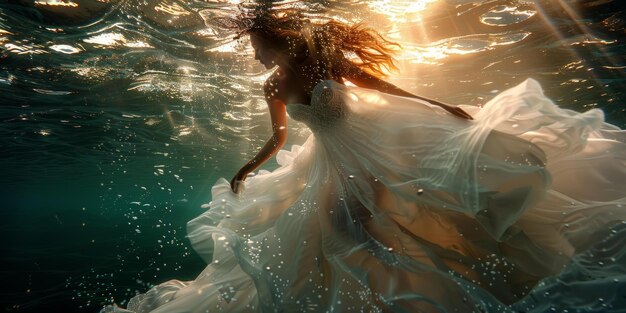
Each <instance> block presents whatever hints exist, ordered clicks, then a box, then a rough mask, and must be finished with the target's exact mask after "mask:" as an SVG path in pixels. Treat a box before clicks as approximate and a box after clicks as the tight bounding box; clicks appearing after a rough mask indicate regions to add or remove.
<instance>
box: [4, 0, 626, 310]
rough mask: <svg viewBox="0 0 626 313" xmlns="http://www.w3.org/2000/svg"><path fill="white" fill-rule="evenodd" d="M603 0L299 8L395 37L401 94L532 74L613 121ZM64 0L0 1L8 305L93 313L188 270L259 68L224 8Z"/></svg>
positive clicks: (612, 26)
mask: <svg viewBox="0 0 626 313" xmlns="http://www.w3.org/2000/svg"><path fill="white" fill-rule="evenodd" d="M59 2H60V1H59ZM618 2H619V1H617V0H615V1H583V0H577V1H574V0H570V1H517V2H512V1H499V0H497V1H469V0H447V1H444V0H440V1H415V2H406V1H405V2H402V1H358V0H354V1H339V0H337V1H307V2H306V3H303V4H302V6H303V9H307V10H310V11H311V12H316V14H321V15H326V16H333V17H336V18H342V19H347V20H364V21H367V22H368V23H370V24H371V25H372V26H374V27H376V28H377V29H380V30H381V31H383V32H384V33H386V34H388V36H390V38H391V39H394V40H397V41H399V42H400V43H402V44H403V46H404V50H403V53H402V54H401V55H400V57H399V59H400V60H399V65H400V68H401V71H400V72H399V73H395V74H393V75H392V76H391V78H390V79H391V80H392V81H393V82H394V83H396V84H398V85H399V86H401V87H403V88H406V89H407V90H410V91H412V92H415V93H418V94H421V95H424V96H428V97H431V98H437V99H440V100H444V101H447V102H450V103H454V104H472V105H480V104H481V103H484V102H486V101H487V100H488V99H489V98H490V97H492V96H493V95H494V94H496V93H498V92H499V91H501V90H503V89H505V88H507V87H509V86H512V85H515V84H517V83H519V82H521V81H522V80H524V79H525V78H527V77H533V78H535V79H537V80H538V81H540V82H541V83H542V85H543V87H544V88H545V91H546V94H548V95H549V96H550V97H551V98H552V99H554V100H555V101H556V102H557V103H558V104H559V105H561V106H563V107H567V108H571V109H574V110H578V111H584V110H586V109H588V108H593V107H599V108H602V109H603V110H604V112H605V114H606V116H607V120H608V121H609V122H611V123H613V124H616V125H618V126H621V127H624V126H626V115H625V114H624V110H625V109H624V108H625V107H624V105H623V103H624V102H625V100H626V96H625V94H624V91H625V90H626V89H625V88H624V87H626V82H625V75H624V69H626V58H625V56H626V47H625V33H624V30H623V28H624V25H625V24H626V15H625V13H624V12H623V11H622V9H621V6H620V5H619V4H618ZM62 3H65V5H58V2H55V1H51V0H44V1H38V2H36V3H34V2H33V1H26V0H23V1H22V0H18V1H2V2H0V95H1V96H0V101H1V102H0V103H1V104H2V105H1V106H0V120H1V121H2V123H1V124H0V138H1V140H0V151H1V153H0V166H1V168H0V170H1V171H2V176H0V182H1V186H2V188H0V196H1V199H2V202H0V203H1V204H2V206H1V207H0V232H1V235H2V238H3V240H2V242H3V243H2V254H1V255H0V260H1V266H0V279H1V280H2V281H3V282H4V284H2V285H3V287H2V291H1V292H0V296H1V299H2V301H1V302H2V307H3V308H4V309H5V310H7V311H15V312H96V311H98V310H99V309H100V308H101V307H102V305H104V304H109V303H112V302H115V303H119V304H122V305H123V304H124V303H125V302H124V301H125V300H127V299H129V298H130V297H131V296H133V295H134V294H135V293H136V292H144V291H146V290H147V289H148V288H149V287H150V286H151V285H152V284H157V283H159V282H162V281H165V280H169V279H173V278H177V279H181V280H185V279H193V278H194V277H195V275H197V273H199V272H200V271H201V269H202V268H203V267H204V262H203V261H202V260H201V259H200V258H199V257H198V256H197V255H196V254H195V252H193V250H192V249H191V247H190V246H189V243H188V242H187V240H186V238H185V234H186V232H185V225H186V222H187V221H188V220H190V219H191V218H193V217H195V216H197V215H199V214H200V213H201V212H202V211H203V209H202V207H201V206H202V204H204V203H207V202H208V201H210V200H211V199H210V188H211V186H212V184H213V183H214V182H215V181H216V180H217V178H219V177H227V178H230V177H231V176H232V175H233V173H235V172H236V170H237V169H238V168H239V166H241V165H242V164H243V163H244V162H245V161H247V160H248V159H249V158H250V157H252V156H253V155H254V154H255V153H256V150H257V149H258V148H259V147H260V146H262V145H263V143H264V142H265V140H266V138H267V137H268V136H269V134H270V127H269V123H268V121H269V117H268V116H267V114H266V112H265V111H266V109H265V105H264V103H263V99H262V96H261V95H262V93H261V92H260V90H261V85H262V82H263V78H264V77H265V76H266V75H267V73H266V72H264V71H263V69H262V66H261V65H259V64H256V63H255V62H254V60H253V56H252V55H251V51H250V47H249V45H248V44H247V42H246V41H245V40H244V41H240V42H236V43H233V42H231V41H229V40H227V39H225V38H223V37H222V36H220V35H218V34H215V33H214V32H213V29H212V27H211V19H212V17H214V16H217V15H221V14H227V13H228V12H229V10H231V9H233V7H234V6H233V4H232V3H228V2H227V1H174V0H156V1H155V0H147V1H135V0H109V1H98V2H96V1H87V0H85V1H66V2H62ZM407 3H408V4H407ZM411 3H412V4H413V5H414V6H411V5H409V4H411ZM53 4H57V5H53ZM74 5H75V6H74ZM290 128H291V129H290V137H289V143H288V144H293V143H301V142H302V141H303V140H304V138H306V136H307V135H308V131H307V130H306V129H305V128H304V127H303V126H302V125H300V124H297V123H295V122H291V123H290ZM274 166H275V163H273V162H270V164H268V165H267V166H266V168H268V169H271V168H272V167H274ZM573 301H574V299H573Z"/></svg>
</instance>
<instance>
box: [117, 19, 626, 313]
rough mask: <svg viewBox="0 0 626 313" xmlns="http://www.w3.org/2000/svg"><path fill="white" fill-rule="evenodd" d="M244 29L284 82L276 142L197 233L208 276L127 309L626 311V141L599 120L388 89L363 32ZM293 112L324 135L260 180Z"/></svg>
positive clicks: (526, 105) (381, 48)
mask: <svg viewBox="0 0 626 313" xmlns="http://www.w3.org/2000/svg"><path fill="white" fill-rule="evenodd" d="M231 22H232V23H231V24H230V25H231V26H233V27H234V28H235V29H237V30H238V31H240V34H241V35H243V34H247V35H250V40H251V43H252V45H253V47H254V49H255V57H256V59H258V60H259V61H260V62H261V63H262V64H264V65H265V66H266V67H267V68H268V69H270V68H274V67H277V69H276V71H275V72H274V74H273V75H272V76H270V78H269V79H268V80H267V82H266V84H265V96H266V99H267V103H268V107H269V111H270V116H271V120H272V127H273V136H272V138H271V139H270V140H269V141H268V142H267V144H266V145H265V146H264V147H263V148H262V149H261V151H260V152H259V153H258V154H257V155H256V156H255V157H254V158H253V159H252V160H251V161H250V162H248V163H247V164H246V165H244V166H243V167H242V168H241V170H239V172H238V173H237V174H236V175H235V177H234V178H233V179H232V180H231V182H230V184H229V183H228V182H227V181H226V180H224V179H220V180H219V181H218V182H217V184H216V185H215V186H214V187H213V201H212V203H211V204H210V205H209V210H207V212H206V213H204V214H202V215H201V216H199V217H198V218H196V219H194V220H192V221H191V222H189V224H188V234H189V238H190V240H191V242H192V245H193V246H194V248H195V249H196V251H197V252H198V253H199V254H200V255H201V256H203V257H204V258H205V259H206V260H207V261H208V262H209V263H210V264H209V265H208V266H207V268H206V269H205V270H204V271H203V272H202V273H201V274H200V275H199V276H198V278H197V279H196V280H194V281H191V282H180V281H169V282H166V283H163V284H161V285H159V286H156V287H154V288H153V289H151V290H150V291H148V292H147V293H146V294H142V295H138V296H136V297H135V298H133V299H132V300H131V301H130V302H129V305H128V309H129V310H130V311H132V312H207V311H208V312H212V311H220V312H222V311H223V312H248V311H262V312H274V311H281V312H301V311H314V312H318V311H319V312H325V311H333V312H350V311H357V312H475V311H481V312H496V311H515V312H519V311H524V312H533V311H535V312H544V311H546V310H548V309H549V306H548V307H546V305H552V304H555V305H557V307H558V304H559V303H569V302H568V301H570V300H571V299H572V298H573V297H575V298H576V299H577V300H576V301H578V303H581V301H582V303H584V302H585V301H587V300H589V299H592V300H593V301H597V295H596V294H595V293H594V292H596V291H597V290H606V292H605V295H604V296H603V297H604V298H605V299H608V300H609V301H610V305H609V306H608V307H605V308H603V310H604V311H611V309H612V308H614V309H616V310H619V307H620V305H623V301H624V299H623V298H620V297H619V295H618V293H617V292H616V291H614V290H618V289H619V288H615V287H616V286H618V285H619V286H622V285H621V284H622V282H621V281H620V280H619V279H618V278H619V277H620V276H623V275H624V274H625V273H626V269H625V268H624V266H625V264H626V260H624V256H623V255H624V253H623V250H624V248H623V247H624V244H623V243H624V238H625V236H624V235H623V234H624V233H625V232H624V231H623V229H624V224H623V221H624V219H625V217H626V212H625V211H624V208H623V205H624V204H626V188H624V187H626V186H624V185H625V182H626V166H625V165H626V164H625V161H624V160H626V145H625V144H624V140H625V139H626V134H625V132H624V131H622V130H619V129H618V128H616V127H614V126H612V125H609V124H606V123H604V122H603V115H602V112H601V111H600V110H591V111H589V112H586V113H576V112H573V111H569V110H563V109H559V108H558V107H556V106H555V105H554V104H553V103H552V102H551V101H550V100H549V99H547V98H545V97H544V96H543V94H542V91H541V87H540V86H539V85H538V84H537V82H535V81H533V80H527V81H525V82H524V83H522V84H520V85H519V86H517V87H515V88H512V89H510V90H507V91H505V92H503V93H502V94H500V95H498V96H496V97H495V98H494V99H493V100H491V101H490V102H489V103H487V104H486V105H485V106H484V107H483V108H482V109H479V108H473V107H464V110H463V109H459V108H455V107H451V106H448V105H445V104H442V103H438V102H435V101H432V100H428V99H424V98H421V97H417V96H414V95H412V94H410V93H408V92H406V91H403V90H401V89H399V88H397V87H395V86H393V85H391V84H389V83H386V82H384V81H383V80H381V79H380V77H382V74H383V72H384V70H385V69H390V68H393V62H392V58H391V53H392V51H393V49H394V47H395V44H393V43H391V42H388V41H386V40H385V39H383V38H382V37H380V35H378V34H377V33H376V32H374V31H373V30H370V29H367V28H364V27H362V26H360V25H355V26H349V25H346V24H344V23H340V22H337V21H328V22H320V23H317V22H312V21H309V20H307V19H306V18H304V17H303V16H301V15H300V14H298V13H297V12H293V11H268V12H266V13H264V14H262V15H260V16H258V15H251V16H245V15H244V16H241V17H240V18H239V19H236V20H231ZM346 55H347V56H351V57H346ZM345 80H348V81H350V82H352V83H353V84H354V85H356V86H357V87H347V86H345V85H344V81H345ZM466 111H467V112H469V113H471V114H472V116H473V118H472V117H471V116H470V115H469V114H468V113H466ZM287 112H288V113H289V115H290V116H291V117H292V118H293V119H296V120H299V121H301V122H303V123H305V124H307V125H308V126H309V128H310V129H311V130H312V132H313V134H312V135H311V136H310V137H309V139H308V140H307V141H306V142H305V143H304V144H303V145H302V146H294V147H293V148H292V149H291V151H284V150H283V151H280V152H278V155H277V161H278V163H279V165H280V167H279V168H278V169H276V170H275V171H273V172H267V171H261V172H259V173H258V174H257V175H254V176H252V177H250V178H248V179H247V180H246V177H248V174H249V173H251V172H253V171H254V170H255V169H256V168H258V166H260V165H261V164H262V163H263V162H265V161H266V160H268V159H269V158H270V157H271V156H272V155H273V154H274V153H276V152H277V151H278V150H279V149H280V148H281V147H282V146H283V145H284V143H285V139H286V136H287V133H286V132H287V128H286V126H287V125H286V123H287V122H286V121H287V118H286V113H287ZM244 180H246V181H245V182H244ZM597 251H602V252H601V253H599V252H598V253H596V252H597ZM571 260H575V262H570V261H571ZM609 263H610V266H608V265H607V266H605V265H606V264H609ZM599 264H600V265H599ZM583 274H584V275H585V276H583ZM545 277H557V278H548V279H546V280H544V281H543V282H542V283H541V284H537V282H538V281H539V280H540V279H543V278H545ZM612 278H613V280H611V279H612ZM616 281H617V282H616ZM563 284H568V287H567V288H560V286H562V285H563ZM615 284H618V285H615ZM610 290H613V291H610ZM607 293H608V294H607ZM545 295H552V296H550V297H547V298H546V299H544V300H541V298H540V297H542V296H545ZM586 297H587V298H586ZM559 301H561V302H559ZM589 301H591V300H589ZM620 301H621V302H620ZM115 310H118V311H121V309H115Z"/></svg>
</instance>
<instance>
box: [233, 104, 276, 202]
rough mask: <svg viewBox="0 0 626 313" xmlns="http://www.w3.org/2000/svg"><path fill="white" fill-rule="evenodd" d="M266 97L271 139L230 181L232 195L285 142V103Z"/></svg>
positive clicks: (237, 191)
mask: <svg viewBox="0 0 626 313" xmlns="http://www.w3.org/2000/svg"><path fill="white" fill-rule="evenodd" d="M267 95H268V93H267V92H266V98H267V105H268V108H269V111H270V117H271V119H272V130H273V134H272V137H271V138H270V139H269V140H268V141H267V142H266V143H265V145H264V146H263V148H261V150H260V151H259V152H258V153H257V154H256V156H254V158H252V160H250V161H248V163H246V164H245V165H244V166H243V167H241V169H240V170H239V171H238V172H237V174H235V177H233V179H232V180H231V181H230V187H231V188H232V190H233V192H234V193H239V189H240V186H241V182H242V181H244V180H245V179H246V176H248V174H249V173H251V172H252V171H254V170H255V169H257V168H258V167H259V166H261V164H263V163H265V162H266V161H267V160H269V159H270V158H271V157H272V156H273V155H274V154H275V153H276V152H278V150H280V148H282V147H283V146H284V145H285V142H287V110H286V105H285V102H284V101H282V100H279V99H276V98H273V97H268V96H267Z"/></svg>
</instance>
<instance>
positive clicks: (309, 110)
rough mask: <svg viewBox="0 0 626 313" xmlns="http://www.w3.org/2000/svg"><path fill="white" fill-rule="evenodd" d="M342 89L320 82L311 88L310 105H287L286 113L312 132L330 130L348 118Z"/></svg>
mask: <svg viewBox="0 0 626 313" xmlns="http://www.w3.org/2000/svg"><path fill="white" fill-rule="evenodd" d="M343 88H345V86H343V85H341V84H339V83H337V82H334V81H332V80H325V81H322V82H320V83H318V84H317V85H316V86H315V88H313V91H312V93H311V104H310V105H304V104H289V105H287V113H288V114H289V116H290V117H291V118H292V119H294V120H296V121H300V122H303V123H305V124H306V125H307V126H309V128H310V129H311V130H312V131H314V132H317V131H323V130H328V129H332V128H334V127H336V126H337V125H338V124H340V123H341V122H342V121H344V120H345V119H346V118H347V116H348V108H347V107H346V103H345V99H344V94H345V92H342V91H343Z"/></svg>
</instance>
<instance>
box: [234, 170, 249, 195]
mask: <svg viewBox="0 0 626 313" xmlns="http://www.w3.org/2000/svg"><path fill="white" fill-rule="evenodd" d="M247 176H248V174H246V173H243V172H242V171H241V170H239V171H238V172H237V174H235V177H233V179H231V180H230V189H232V190H233V192H234V193H239V191H241V186H242V185H243V181H244V180H246V177H247Z"/></svg>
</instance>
